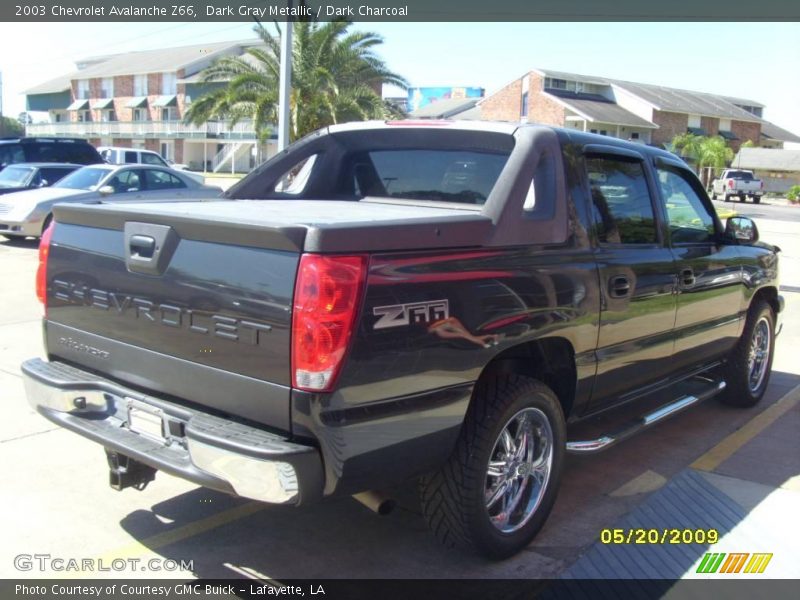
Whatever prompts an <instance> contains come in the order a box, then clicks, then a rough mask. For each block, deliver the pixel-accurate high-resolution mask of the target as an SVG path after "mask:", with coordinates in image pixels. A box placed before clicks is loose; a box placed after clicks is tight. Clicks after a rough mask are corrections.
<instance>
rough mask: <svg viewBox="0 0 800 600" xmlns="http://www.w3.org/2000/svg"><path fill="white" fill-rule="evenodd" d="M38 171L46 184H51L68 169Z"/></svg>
mask: <svg viewBox="0 0 800 600" xmlns="http://www.w3.org/2000/svg"><path fill="white" fill-rule="evenodd" d="M39 173H40V174H41V176H42V178H43V179H44V180H45V181H47V185H53V184H54V183H55V182H56V181H58V180H59V179H61V178H62V177H64V176H65V175H66V174H67V173H69V171H68V170H67V169H42V170H41V171H39Z"/></svg>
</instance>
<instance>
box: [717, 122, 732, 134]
mask: <svg viewBox="0 0 800 600" xmlns="http://www.w3.org/2000/svg"><path fill="white" fill-rule="evenodd" d="M719 130H720V131H730V130H731V120H730V119H720V120H719Z"/></svg>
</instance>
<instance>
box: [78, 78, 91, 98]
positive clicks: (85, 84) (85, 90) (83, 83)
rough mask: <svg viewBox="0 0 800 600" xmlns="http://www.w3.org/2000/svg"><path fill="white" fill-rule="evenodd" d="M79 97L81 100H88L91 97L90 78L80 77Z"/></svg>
mask: <svg viewBox="0 0 800 600" xmlns="http://www.w3.org/2000/svg"><path fill="white" fill-rule="evenodd" d="M78 99H79V100H88V99H89V80H88V79H78Z"/></svg>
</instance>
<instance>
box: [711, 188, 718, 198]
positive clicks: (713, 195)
mask: <svg viewBox="0 0 800 600" xmlns="http://www.w3.org/2000/svg"><path fill="white" fill-rule="evenodd" d="M711 199H712V200H716V199H717V195H716V194H715V193H714V190H711Z"/></svg>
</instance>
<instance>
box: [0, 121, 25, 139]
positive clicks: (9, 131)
mask: <svg viewBox="0 0 800 600" xmlns="http://www.w3.org/2000/svg"><path fill="white" fill-rule="evenodd" d="M22 135H25V127H24V126H23V125H21V124H20V122H19V121H17V120H16V119H12V118H11V117H0V137H18V136H22Z"/></svg>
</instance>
